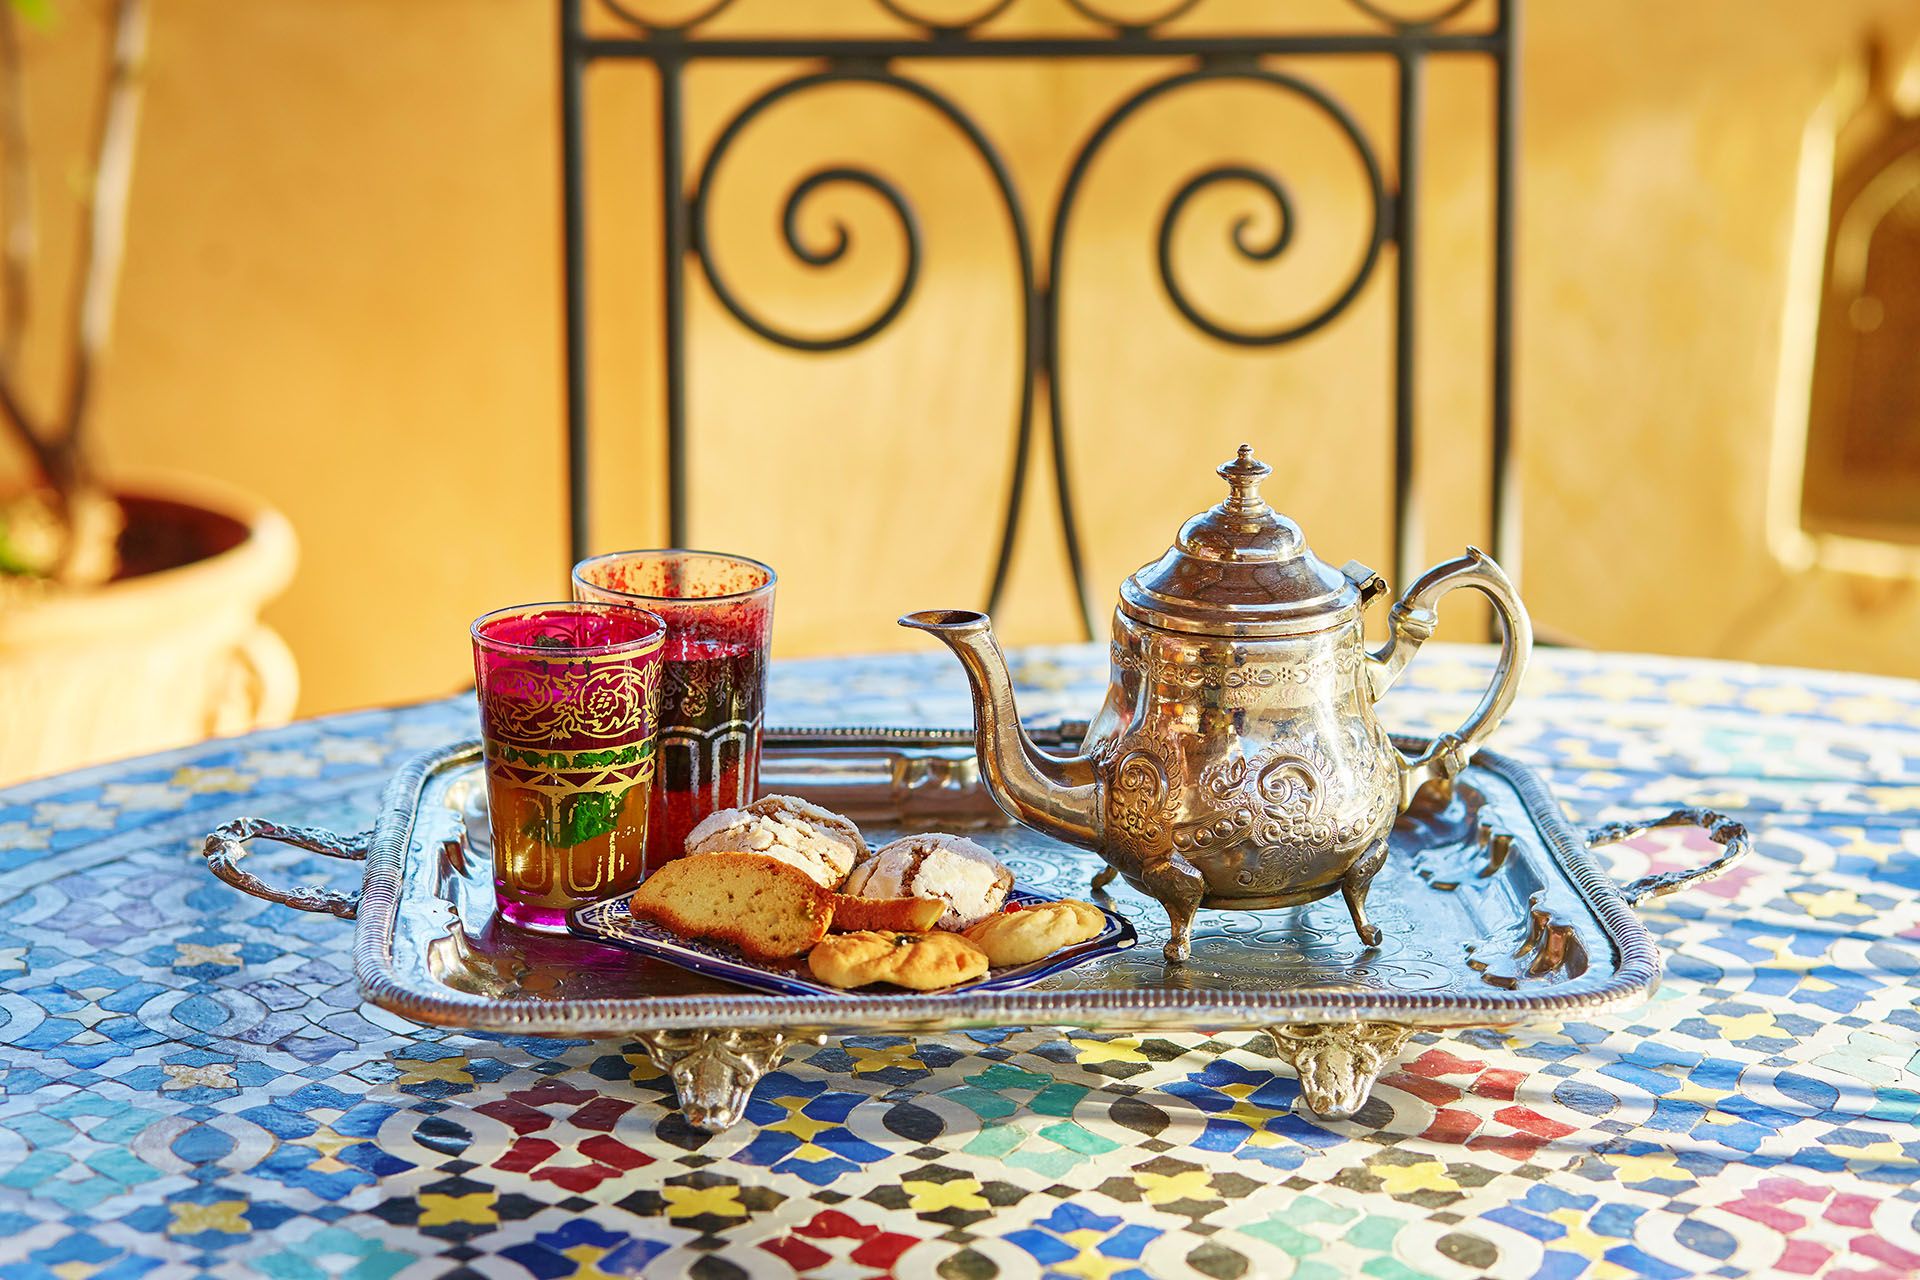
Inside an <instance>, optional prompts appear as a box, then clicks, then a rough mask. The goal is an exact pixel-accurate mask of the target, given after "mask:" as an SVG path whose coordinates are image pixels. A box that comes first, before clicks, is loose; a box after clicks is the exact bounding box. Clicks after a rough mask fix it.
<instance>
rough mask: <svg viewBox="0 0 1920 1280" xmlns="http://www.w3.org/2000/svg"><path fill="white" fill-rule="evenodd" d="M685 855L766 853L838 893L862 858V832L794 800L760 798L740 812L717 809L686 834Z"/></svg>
mask: <svg viewBox="0 0 1920 1280" xmlns="http://www.w3.org/2000/svg"><path fill="white" fill-rule="evenodd" d="M687 852H688V853H764V854H766V855H767V856H768V857H770V858H778V859H779V860H780V861H782V862H785V863H787V864H788V865H790V866H795V867H798V868H800V870H802V871H804V872H806V873H807V874H808V875H810V876H812V877H813V878H814V879H815V880H817V881H819V883H820V884H821V885H822V886H823V887H825V888H828V889H837V888H839V887H840V884H841V882H842V881H844V880H845V879H846V878H847V872H848V871H850V870H852V869H853V864H854V862H855V861H856V860H857V859H859V858H863V857H865V856H866V853H867V842H866V841H865V840H864V839H863V838H861V835H860V828H858V827H856V826H854V825H853V823H852V822H851V821H849V820H848V819H846V818H843V817H841V816H840V815H839V814H837V813H835V812H833V811H832V810H831V809H822V808H821V807H820V806H819V805H817V804H811V803H809V802H808V801H805V800H802V799H800V798H799V797H798V796H781V795H768V796H761V797H760V798H759V799H758V800H755V801H754V802H753V803H752V804H750V805H747V806H746V807H745V808H741V809H721V810H719V811H718V812H715V813H711V814H708V815H707V816H706V817H705V818H703V819H701V820H700V822H699V824H698V825H696V826H695V827H694V828H693V830H691V831H689V832H688V833H687Z"/></svg>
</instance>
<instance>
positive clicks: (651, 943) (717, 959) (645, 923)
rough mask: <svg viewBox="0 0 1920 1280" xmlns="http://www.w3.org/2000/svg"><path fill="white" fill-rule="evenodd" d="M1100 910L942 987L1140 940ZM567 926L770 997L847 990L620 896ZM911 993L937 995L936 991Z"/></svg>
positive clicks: (1024, 980)
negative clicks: (1026, 952) (1033, 947)
mask: <svg viewBox="0 0 1920 1280" xmlns="http://www.w3.org/2000/svg"><path fill="white" fill-rule="evenodd" d="M1059 900H1060V899H1059V898H1057V897H1056V896H1054V895H1053V894H1049V893H1035V892H1033V891H1032V890H1030V889H1020V888H1015V889H1014V890H1013V892H1011V893H1009V894H1008V895H1007V901H1008V902H1011V903H1017V904H1018V905H1020V906H1022V907H1030V906H1037V905H1039V904H1041V903H1047V902H1058V901H1059ZM1095 905H1098V904H1095ZM1100 914H1101V915H1103V916H1105V917H1106V928H1104V929H1102V930H1101V931H1100V934H1099V936H1098V937H1095V938H1090V939H1088V940H1087V941H1085V942H1082V943H1079V944H1077V945H1075V946H1071V947H1067V948H1065V949H1064V950H1060V951H1056V952H1054V953H1053V954H1052V955H1050V956H1043V957H1041V958H1040V959H1038V960H1035V961H1034V962H1033V963H1032V964H1022V965H1012V966H1009V967H1007V968H1004V969H990V970H988V972H987V976H986V977H984V978H981V979H979V980H978V981H976V982H968V983H963V984H961V985H959V986H955V987H946V988H943V990H944V991H966V992H969V993H971V992H975V991H1012V990H1014V989H1016V988H1018V987H1025V986H1030V985H1032V984H1033V983H1036V982H1038V981H1040V979H1042V978H1044V977H1046V976H1047V975H1048V974H1051V973H1058V972H1060V970H1062V969H1068V968H1072V967H1073V966H1074V965H1077V964H1085V963H1086V962H1087V961H1089V960H1092V959H1095V958H1097V957H1099V956H1108V955H1112V954H1113V953H1114V952H1116V951H1125V950H1126V949H1127V948H1128V947H1131V946H1132V945H1133V944H1134V943H1135V942H1136V941H1138V940H1139V939H1138V938H1137V936H1136V935H1135V934H1134V932H1133V926H1132V925H1131V924H1129V923H1127V922H1126V921H1125V920H1124V919H1122V918H1121V917H1119V916H1117V915H1115V914H1114V913H1113V912H1111V911H1108V910H1107V909H1106V908H1105V907H1101V908H1100ZM567 924H568V925H569V926H570V927H571V928H572V930H573V931H574V933H576V934H578V935H579V936H580V937H583V938H591V939H592V940H593V941H595V942H604V943H610V944H612V945H613V946H616V947H625V948H627V949H628V950H630V951H638V952H639V953H640V954H641V955H645V956H652V957H653V958H654V959H656V960H664V961H666V962H667V963H668V964H671V965H677V966H679V967H680V968H682V969H690V970H692V971H693V972H695V973H703V974H705V975H706V976H708V977H709V978H721V979H724V980H726V981H728V982H732V983H736V984H738V985H739V986H742V987H746V988H748V989H750V990H753V991H764V992H767V993H768V994H769V995H777V996H843V995H847V994H848V992H846V991H844V990H842V989H841V988H839V987H830V986H828V985H827V984H825V983H824V982H817V981H815V980H814V977H813V974H812V973H810V972H809V971H808V970H807V962H806V958H805V957H804V956H803V957H801V958H800V959H798V960H796V961H793V962H792V963H791V964H786V965H782V964H778V963H773V964H762V963H759V962H758V961H753V960H748V959H746V958H745V957H743V956H742V955H741V954H740V953H739V952H738V951H736V950H734V949H733V948H732V947H730V946H728V945H726V944H725V943H720V942H706V941H702V940H694V939H687V938H682V937H679V936H677V935H676V934H674V933H672V932H670V931H669V930H667V929H666V928H665V927H663V926H661V925H657V924H655V923H653V921H651V920H636V919H635V918H634V916H633V913H632V912H631V911H629V910H628V909H627V898H626V897H625V896H622V897H619V898H612V899H609V900H607V901H605V902H596V903H593V904H592V905H591V906H585V907H578V908H576V909H575V910H573V911H572V912H570V913H569V914H568V916H567ZM860 990H863V991H887V992H892V993H896V994H897V993H898V990H899V989H898V988H897V987H891V986H882V985H875V986H872V987H863V988H860ZM916 994H923V995H939V994H941V992H919V993H916Z"/></svg>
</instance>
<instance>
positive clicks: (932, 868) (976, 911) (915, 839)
mask: <svg viewBox="0 0 1920 1280" xmlns="http://www.w3.org/2000/svg"><path fill="white" fill-rule="evenodd" d="M1011 888H1013V872H1011V871H1009V870H1008V869H1007V868H1006V866H1005V864H1003V863H1002V862H1001V861H1000V859H998V858H996V857H994V856H993V855H992V854H991V853H989V852H987V850H986V849H985V848H983V847H981V846H980V845H978V844H975V843H974V842H973V841H971V840H969V839H967V838H966V837H965V836H953V835H946V834H944V833H941V832H927V833H925V834H922V835H917V836H902V837H900V839H898V840H895V841H893V842H892V843H890V844H884V845H882V846H880V848H878V849H876V850H874V852H873V854H872V855H871V856H870V857H867V858H863V859H861V860H860V861H859V862H858V863H856V864H854V868H853V873H852V874H851V875H849V876H848V877H847V882H846V883H845V884H844V885H842V886H840V892H842V893H845V894H848V895H851V896H853V897H857V898H939V899H941V900H942V901H944V902H945V903H946V904H947V909H946V911H945V912H943V913H942V914H941V916H940V920H939V926H940V927H941V928H942V929H964V928H966V927H967V926H968V925H970V924H972V923H973V922H974V921H976V920H980V919H983V918H985V917H986V916H990V915H992V914H993V913H994V912H996V911H998V910H999V909H1000V906H1001V904H1002V903H1004V902H1005V901H1006V900H1007V890H1009V889H1011Z"/></svg>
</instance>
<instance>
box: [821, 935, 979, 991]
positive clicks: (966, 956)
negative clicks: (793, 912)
mask: <svg viewBox="0 0 1920 1280" xmlns="http://www.w3.org/2000/svg"><path fill="white" fill-rule="evenodd" d="M807 968H809V969H811V970H812V971H813V976H814V977H816V978H818V979H820V981H822V982H824V983H826V984H827V985H828V986H830V987H864V986H868V985H869V984H871V983H875V982H890V983H892V984H893V985H894V986H896V987H906V988H909V989H910V990H913V991H938V990H939V989H940V988H942V987H951V986H953V985H954V984H956V983H960V982H972V981H973V980H974V979H975V978H982V977H985V976H986V973H987V957H986V955H985V954H984V953H983V952H982V951H981V950H980V948H978V947H976V946H974V945H973V944H972V943H971V942H968V941H967V940H966V939H965V938H963V937H961V936H960V935H959V934H957V933H937V932H936V933H892V932H889V931H885V930H878V929H869V930H863V931H861V932H859V933H835V934H829V935H828V936H827V937H825V938H822V939H821V940H820V941H819V942H818V943H816V944H814V948H813V950H812V951H810V952H809V953H807Z"/></svg>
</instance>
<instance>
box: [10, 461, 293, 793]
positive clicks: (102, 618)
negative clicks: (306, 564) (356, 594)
mask: <svg viewBox="0 0 1920 1280" xmlns="http://www.w3.org/2000/svg"><path fill="white" fill-rule="evenodd" d="M120 501H121V504H122V506H123V507H124V508H125V511H126V517H127V524H126V529H125V530H124V531H123V532H122V534H121V536H120V558H121V573H120V576H119V577H117V578H116V579H115V580H114V581H112V582H109V583H108V584H106V585H105V586H103V587H101V588H99V589H98V590H93V591H85V592H75V593H73V594H67V595H50V596H48V597H47V598H45V599H38V600H30V601H26V602H24V603H23V602H10V603H8V604H6V605H0V785H5V784H7V783H10V782H18V781H20V780H22V779H24V778H31V777H38V776H40V775H43V774H48V773H57V772H59V771H60V770H63V769H71V768H75V767H77V766H80V765H85V764H93V763H96V762H99V761H103V760H111V759H117V758H120V757H123V756H130V755H139V754H142V753H144V752H148V751H159V750H162V749H164V748H167V747H175V746H180V745H182V744H183V743H188V742H197V741H199V740H200V739H202V738H205V737H208V736H210V735H217V734H228V733H241V732H245V731H246V730H249V729H255V728H260V727H262V726H266V725H273V724H282V723H285V722H286V720H287V719H288V718H289V717H291V716H292V714H293V706H294V700H295V699H296V698H297V697H298V695H299V691H300V677H299V671H298V669H297V668H296V667H295V666H294V661H293V654H292V653H291V652H290V651H289V650H288V649H287V646H286V642H285V641H283V640H282V639H281V638H280V637H279V636H278V635H276V634H275V633H274V632H273V631H271V630H269V629H268V628H267V627H266V626H265V625H263V624H262V623H261V621H260V610H261V609H262V607H263V606H265V605H266V603H267V602H268V601H269V600H271V599H273V597H275V596H276V595H278V594H279V593H280V591H281V589H282V588H284V587H285V586H286V585H287V581H288V579H290V578H291V577H292V576H293V566H294V561H295V559H296V557H297V547H296V544H295V541H294V536H293V528H292V526H291V525H289V524H288V523H287V521H286V518H285V517H284V516H282V515H280V513H279V512H277V511H274V510H273V509H271V508H270V507H267V506H265V505H263V504H261V503H259V502H256V501H253V500H251V499H247V498H244V497H240V496H237V495H234V494H231V493H226V492H222V491H221V490H219V489H216V488H213V487H211V486H209V485H205V484H202V483H200V482H192V483H188V482H185V481H178V480H166V481H154V482H149V483H143V484H139V485H135V486H131V487H129V488H128V489H127V490H126V491H124V492H122V493H121V494H120Z"/></svg>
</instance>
